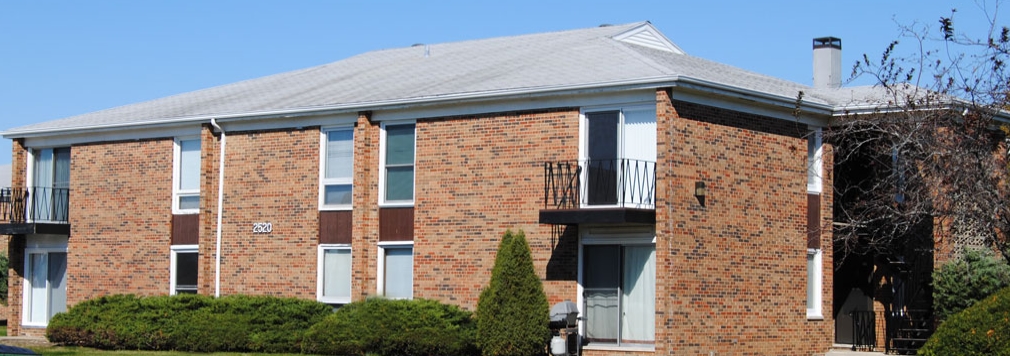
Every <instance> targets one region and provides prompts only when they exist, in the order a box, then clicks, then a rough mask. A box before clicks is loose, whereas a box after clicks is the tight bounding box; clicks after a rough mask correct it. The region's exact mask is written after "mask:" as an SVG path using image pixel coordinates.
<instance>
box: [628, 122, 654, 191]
mask: <svg viewBox="0 0 1010 356" xmlns="http://www.w3.org/2000/svg"><path fill="white" fill-rule="evenodd" d="M623 145H624V158H626V159H628V161H627V162H626V165H625V167H624V169H625V171H624V172H622V177H623V178H624V180H623V181H622V182H621V184H622V186H623V187H624V196H625V199H626V200H625V201H626V203H625V206H627V207H635V208H643V207H651V206H653V204H651V201H652V199H651V198H652V197H653V196H655V187H654V185H653V184H652V182H653V181H654V180H655V177H654V172H653V169H654V167H655V163H654V162H656V109H655V108H652V107H648V108H631V109H626V110H624V140H623Z"/></svg>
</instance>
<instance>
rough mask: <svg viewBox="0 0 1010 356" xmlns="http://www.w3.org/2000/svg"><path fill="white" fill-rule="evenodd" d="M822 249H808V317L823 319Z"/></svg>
mask: <svg viewBox="0 0 1010 356" xmlns="http://www.w3.org/2000/svg"><path fill="white" fill-rule="evenodd" d="M822 254H823V252H822V251H821V249H807V319H823V318H824V314H823V312H822V311H821V293H822V292H821V278H822V275H823V273H822V271H821V267H822V262H821V260H822Z"/></svg>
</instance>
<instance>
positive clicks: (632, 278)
mask: <svg viewBox="0 0 1010 356" xmlns="http://www.w3.org/2000/svg"><path fill="white" fill-rule="evenodd" d="M623 267H624V281H623V283H622V286H621V287H622V289H623V290H624V295H623V298H624V299H623V301H622V303H621V304H622V306H623V309H624V313H622V315H621V343H622V344H623V343H631V344H652V343H654V342H655V334H656V332H655V320H656V248H655V246H626V247H625V248H624V266H623Z"/></svg>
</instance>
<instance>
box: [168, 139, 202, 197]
mask: <svg viewBox="0 0 1010 356" xmlns="http://www.w3.org/2000/svg"><path fill="white" fill-rule="evenodd" d="M174 156H175V167H174V169H173V174H172V175H173V180H174V184H173V185H172V211H173V212H174V213H175V214H195V213H198V212H199V211H200V139H177V140H175V155H174Z"/></svg>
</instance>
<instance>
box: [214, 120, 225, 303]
mask: <svg viewBox="0 0 1010 356" xmlns="http://www.w3.org/2000/svg"><path fill="white" fill-rule="evenodd" d="M210 125H211V126H214V128H216V129H217V130H218V131H221V153H219V154H218V156H219V157H220V160H219V161H218V176H217V247H216V248H215V252H214V255H215V258H214V297H215V298H217V297H220V296H221V214H222V213H223V212H224V147H225V139H226V138H227V135H225V133H224V129H223V128H221V126H219V125H218V124H217V119H216V118H213V117H212V118H210Z"/></svg>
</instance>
